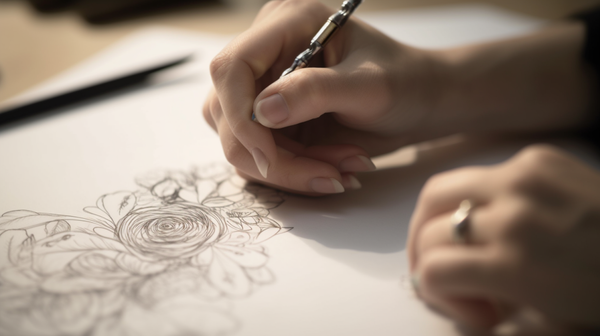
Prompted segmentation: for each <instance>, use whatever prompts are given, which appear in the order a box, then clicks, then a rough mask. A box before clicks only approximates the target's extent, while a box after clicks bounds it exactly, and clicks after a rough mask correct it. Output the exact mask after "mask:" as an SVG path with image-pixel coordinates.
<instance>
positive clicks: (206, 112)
mask: <svg viewBox="0 0 600 336" xmlns="http://www.w3.org/2000/svg"><path fill="white" fill-rule="evenodd" d="M202 115H203V116H204V120H206V123H208V125H209V126H210V127H211V128H212V129H213V130H215V132H216V131H217V122H218V120H220V116H221V115H222V110H221V103H219V99H218V98H217V95H216V94H215V90H214V89H213V90H211V91H210V92H209V93H208V97H207V98H206V100H205V101H204V105H203V107H202Z"/></svg>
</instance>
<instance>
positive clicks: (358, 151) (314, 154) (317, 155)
mask: <svg viewBox="0 0 600 336" xmlns="http://www.w3.org/2000/svg"><path fill="white" fill-rule="evenodd" d="M274 138H275V143H276V144H277V146H280V147H282V148H284V149H286V150H288V151H290V152H292V153H294V154H296V155H298V156H305V157H308V158H311V159H315V160H318V161H322V162H326V163H329V164H330V165H332V166H334V167H336V168H337V169H338V170H339V171H340V172H341V173H348V172H367V171H372V170H375V169H376V167H375V164H374V163H373V161H372V160H371V159H370V157H369V153H367V151H365V150H364V149H363V148H361V147H359V146H356V145H316V146H304V145H303V144H301V143H299V142H297V141H295V140H292V139H290V138H288V137H286V136H285V135H283V134H279V133H275V134H274Z"/></svg>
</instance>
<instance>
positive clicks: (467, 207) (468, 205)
mask: <svg viewBox="0 0 600 336" xmlns="http://www.w3.org/2000/svg"><path fill="white" fill-rule="evenodd" d="M472 209H473V203H472V202H471V201H470V200H468V199H466V200H463V201H462V202H460V205H459V206H458V209H456V211H455V212H454V213H453V214H452V216H451V217H450V223H451V224H452V233H453V235H452V236H453V238H454V242H455V243H458V244H466V243H467V242H468V235H469V225H470V221H469V216H470V215H471V210H472Z"/></svg>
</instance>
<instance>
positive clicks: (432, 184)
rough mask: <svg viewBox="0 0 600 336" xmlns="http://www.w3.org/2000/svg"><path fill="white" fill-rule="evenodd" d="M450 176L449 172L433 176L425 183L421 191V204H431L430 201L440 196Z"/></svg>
mask: <svg viewBox="0 0 600 336" xmlns="http://www.w3.org/2000/svg"><path fill="white" fill-rule="evenodd" d="M448 176H449V173H448V172H443V173H438V174H435V175H433V176H431V177H430V178H429V179H428V180H427V182H425V185H424V186H423V189H422V190H421V197H420V198H421V202H423V203H424V204H429V203H430V201H431V200H432V199H434V198H435V197H436V195H437V194H438V191H439V190H440V186H441V185H444V184H445V181H446V179H447V178H448Z"/></svg>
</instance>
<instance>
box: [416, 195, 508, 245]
mask: <svg viewBox="0 0 600 336" xmlns="http://www.w3.org/2000/svg"><path fill="white" fill-rule="evenodd" d="M490 208H492V209H493V210H492V212H491V215H492V216H491V217H490ZM496 208H497V207H495V206H488V205H481V206H477V207H474V208H472V209H471V210H470V212H469V216H468V218H467V226H466V227H467V231H466V232H465V238H466V240H467V243H468V244H469V245H483V244H486V243H489V242H490V241H492V239H493V237H494V235H495V234H496V231H497V230H496V229H495V227H494V224H495V222H494V219H495V218H494V215H496V212H495V209H496ZM453 215H454V212H445V213H443V214H441V215H437V216H435V217H433V218H431V219H430V220H428V221H427V223H425V224H423V225H422V228H421V231H420V233H419V235H418V236H417V237H416V243H415V249H416V251H415V252H416V256H417V257H418V256H421V255H424V254H425V253H426V252H427V251H428V250H431V249H434V248H436V247H441V246H452V245H457V244H459V243H457V242H456V237H455V230H456V228H455V225H456V223H455V222H454V220H453V219H452V217H453ZM490 224H491V225H490Z"/></svg>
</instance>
